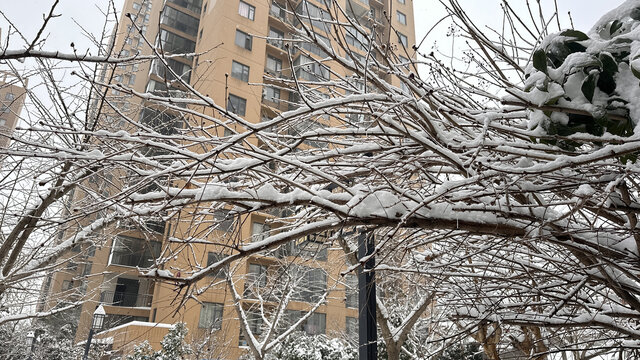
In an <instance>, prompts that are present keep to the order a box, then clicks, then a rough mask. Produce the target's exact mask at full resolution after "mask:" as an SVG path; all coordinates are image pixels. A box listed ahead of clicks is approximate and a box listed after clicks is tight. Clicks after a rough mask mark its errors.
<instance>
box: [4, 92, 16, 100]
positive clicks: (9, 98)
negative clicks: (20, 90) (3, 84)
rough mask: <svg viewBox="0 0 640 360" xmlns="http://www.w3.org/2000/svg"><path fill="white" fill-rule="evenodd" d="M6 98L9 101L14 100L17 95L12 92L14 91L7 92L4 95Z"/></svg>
mask: <svg viewBox="0 0 640 360" xmlns="http://www.w3.org/2000/svg"><path fill="white" fill-rule="evenodd" d="M4 99H5V100H7V101H13V100H15V99H16V96H15V95H14V94H12V93H7V94H6V95H5V96H4Z"/></svg>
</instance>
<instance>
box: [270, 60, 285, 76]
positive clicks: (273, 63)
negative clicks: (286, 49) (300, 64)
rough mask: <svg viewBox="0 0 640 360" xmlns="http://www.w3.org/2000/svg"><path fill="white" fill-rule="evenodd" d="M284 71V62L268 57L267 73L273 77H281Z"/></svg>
mask: <svg viewBox="0 0 640 360" xmlns="http://www.w3.org/2000/svg"><path fill="white" fill-rule="evenodd" d="M281 71H282V60H280V59H278V58H275V57H273V56H271V55H267V72H270V73H272V74H273V75H279V74H280V72H281Z"/></svg>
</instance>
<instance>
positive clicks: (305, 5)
mask: <svg viewBox="0 0 640 360" xmlns="http://www.w3.org/2000/svg"><path fill="white" fill-rule="evenodd" d="M296 13H298V14H300V18H301V19H302V21H303V22H305V23H307V24H308V23H309V19H312V20H311V25H312V26H313V29H314V30H316V29H320V30H322V31H324V32H326V33H329V32H330V31H331V25H330V24H329V23H327V21H331V14H329V13H328V12H327V11H326V10H323V9H321V8H319V7H317V6H315V5H313V4H311V3H310V2H308V1H306V0H305V1H301V2H300V3H299V4H298V6H297V7H296ZM296 22H297V19H296ZM296 25H297V24H296Z"/></svg>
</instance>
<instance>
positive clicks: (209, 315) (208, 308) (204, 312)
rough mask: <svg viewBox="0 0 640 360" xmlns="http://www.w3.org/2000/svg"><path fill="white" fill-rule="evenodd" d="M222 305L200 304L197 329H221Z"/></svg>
mask: <svg viewBox="0 0 640 360" xmlns="http://www.w3.org/2000/svg"><path fill="white" fill-rule="evenodd" d="M223 306H224V305H222V304H219V303H210V302H205V303H202V308H200V321H198V327H199V328H205V329H214V330H220V328H221V327H222V309H223Z"/></svg>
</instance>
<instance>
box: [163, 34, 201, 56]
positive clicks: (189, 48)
mask: <svg viewBox="0 0 640 360" xmlns="http://www.w3.org/2000/svg"><path fill="white" fill-rule="evenodd" d="M160 44H161V46H162V50H163V51H166V52H170V53H173V54H181V53H187V54H188V53H192V52H194V51H195V49H196V43H195V41H191V40H189V39H187V38H184V37H182V36H180V35H176V34H174V33H172V32H169V31H167V30H164V29H161V30H160Z"/></svg>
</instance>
